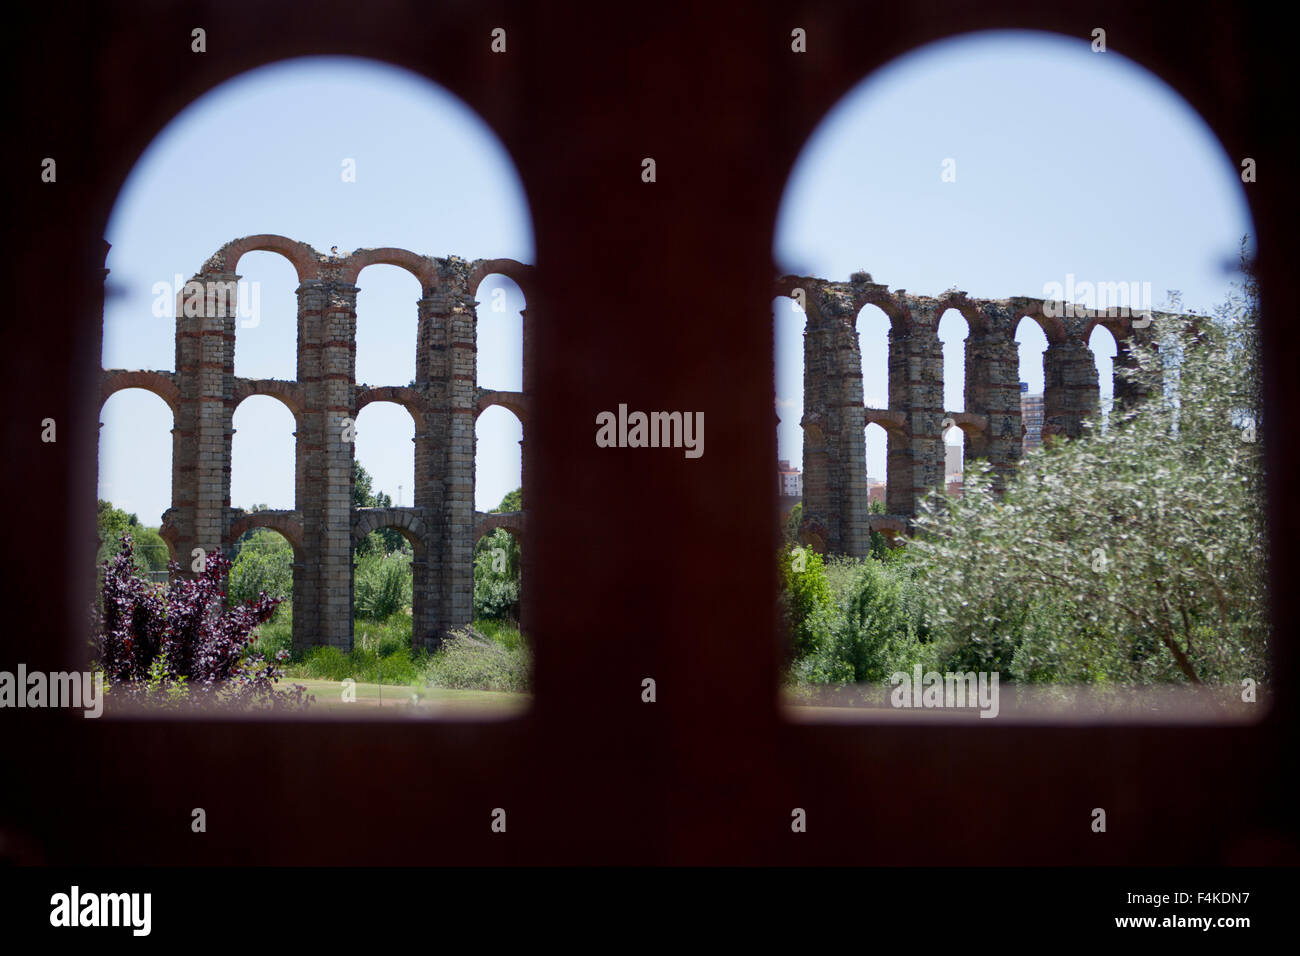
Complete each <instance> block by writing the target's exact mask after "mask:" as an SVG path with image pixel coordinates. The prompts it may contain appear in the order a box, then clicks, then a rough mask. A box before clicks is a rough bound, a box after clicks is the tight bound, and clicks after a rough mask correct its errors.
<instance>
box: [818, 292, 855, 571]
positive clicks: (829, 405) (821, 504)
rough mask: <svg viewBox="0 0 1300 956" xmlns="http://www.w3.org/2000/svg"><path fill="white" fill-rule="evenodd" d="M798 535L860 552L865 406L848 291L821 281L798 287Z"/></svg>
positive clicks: (833, 548)
mask: <svg viewBox="0 0 1300 956" xmlns="http://www.w3.org/2000/svg"><path fill="white" fill-rule="evenodd" d="M805 292H806V297H805V298H806V303H807V314H808V327H807V330H806V331H805V333H804V418H803V421H802V423H801V424H802V425H803V429H804V496H803V505H804V510H803V514H804V526H805V531H804V532H803V536H804V537H805V538H806V539H807V540H808V541H809V543H812V544H814V546H815V545H816V544H818V543H823V542H824V546H825V549H826V551H828V552H831V553H841V554H850V555H854V556H855V557H862V556H864V555H866V554H867V553H868V552H869V551H870V549H871V534H870V527H869V525H868V517H867V474H866V433H865V430H866V412H865V409H864V407H863V399H862V353H861V351H860V350H859V346H858V333H857V329H856V328H855V327H854V313H853V307H852V299H851V297H850V296H848V295H846V294H844V292H843V291H842V290H839V289H835V288H833V287H828V286H812V287H810V288H807V289H805Z"/></svg>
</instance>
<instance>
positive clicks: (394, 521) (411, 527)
mask: <svg viewBox="0 0 1300 956" xmlns="http://www.w3.org/2000/svg"><path fill="white" fill-rule="evenodd" d="M382 528H392V529H393V530H394V531H396V532H397V533H398V534H400V535H401V536H402V537H403V538H405V539H406V540H407V541H409V542H411V547H412V548H413V549H414V550H415V553H416V554H417V555H422V554H424V553H425V546H426V544H427V543H428V531H427V530H426V529H425V526H424V522H423V521H421V520H420V518H419V517H418V516H417V515H416V514H415V511H414V509H412V508H355V509H353V511H352V544H353V545H356V543H357V542H358V541H360V540H361V539H362V538H364V537H365V536H366V535H368V534H370V532H372V531H379V530H380V529H382Z"/></svg>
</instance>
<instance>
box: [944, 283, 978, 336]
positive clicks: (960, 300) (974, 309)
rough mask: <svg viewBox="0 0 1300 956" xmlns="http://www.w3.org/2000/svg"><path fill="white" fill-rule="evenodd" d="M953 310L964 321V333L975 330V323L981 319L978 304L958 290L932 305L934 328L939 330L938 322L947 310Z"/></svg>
mask: <svg viewBox="0 0 1300 956" xmlns="http://www.w3.org/2000/svg"><path fill="white" fill-rule="evenodd" d="M950 311H954V312H956V313H957V314H958V315H960V316H961V317H962V318H963V319H964V320H965V321H966V334H967V336H968V337H969V335H970V334H971V333H972V332H974V331H975V327H976V325H977V324H978V323H979V322H980V321H981V319H982V317H981V316H980V311H979V306H978V305H977V304H976V303H974V302H972V301H971V300H970V299H968V298H967V297H966V293H965V292H958V293H956V294H954V295H949V296H946V297H945V298H942V299H940V300H939V302H938V303H937V304H936V305H935V307H934V330H935V332H936V333H937V332H938V331H939V323H940V322H942V321H943V317H944V316H945V315H947V314H948V312H950Z"/></svg>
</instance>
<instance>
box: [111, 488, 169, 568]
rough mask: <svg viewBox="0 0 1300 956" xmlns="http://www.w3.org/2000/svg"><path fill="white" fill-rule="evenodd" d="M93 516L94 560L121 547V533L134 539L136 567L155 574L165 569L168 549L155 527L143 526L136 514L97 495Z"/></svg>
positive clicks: (115, 551) (113, 555)
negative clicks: (96, 537) (95, 535)
mask: <svg viewBox="0 0 1300 956" xmlns="http://www.w3.org/2000/svg"><path fill="white" fill-rule="evenodd" d="M96 518H97V521H96V524H97V530H98V532H99V551H98V553H97V554H96V555H95V563H96V564H99V565H102V564H103V563H104V562H105V561H108V560H109V559H110V558H114V557H116V556H117V555H118V554H119V553H120V551H121V549H122V536H123V535H124V534H129V535H130V536H131V540H132V542H133V543H134V551H133V560H134V561H135V567H136V568H137V569H138V570H140V571H142V572H152V573H153V575H154V576H158V575H161V574H162V573H163V572H165V571H166V570H167V562H168V561H169V560H170V552H169V550H168V548H167V542H166V541H164V540H163V539H162V538H161V537H159V535H158V529H157V528H146V527H145V526H144V525H142V524H140V519H139V518H137V517H136V516H135V515H133V514H127V513H126V512H125V511H123V510H122V509H121V508H115V507H113V503H112V502H111V501H105V500H104V499H103V498H100V499H99V506H98V509H97V515H96Z"/></svg>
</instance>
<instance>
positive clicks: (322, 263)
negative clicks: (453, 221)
mask: <svg viewBox="0 0 1300 956" xmlns="http://www.w3.org/2000/svg"><path fill="white" fill-rule="evenodd" d="M249 252H274V253H278V254H279V255H282V256H284V257H285V258H286V259H288V260H289V262H290V263H291V264H292V265H293V267H294V270H295V271H296V272H297V273H298V281H299V282H326V283H333V284H336V285H338V284H342V285H348V284H353V285H354V284H355V283H356V280H357V276H358V275H359V274H360V272H361V270H362V269H365V268H366V267H367V266H373V265H391V266H397V267H398V268H401V269H405V270H406V271H407V272H409V273H411V275H413V276H414V277H415V278H416V280H417V281H419V283H420V290H421V294H422V295H425V296H428V295H433V294H443V295H453V296H456V295H473V293H474V291H475V290H476V289H477V288H478V285H479V283H480V282H482V281H483V279H484V278H485V277H486V276H488V275H490V274H492V273H500V274H502V275H505V276H508V277H509V278H511V279H513V280H514V281H515V282H516V283H517V284H518V285H519V286H520V288H521V289H525V298H527V293H528V290H527V288H526V286H527V285H528V284H529V283H530V280H531V277H532V272H533V267H532V266H530V265H526V264H524V263H521V262H517V261H516V260H514V259H474V260H472V261H471V260H467V259H463V258H461V257H460V256H445V257H436V256H426V255H420V254H418V253H414V252H410V251H409V250H406V249H398V248H393V247H382V248H376V249H354V250H352V251H351V252H348V253H340V252H339V250H338V247H337V246H333V247H331V248H330V251H329V252H328V253H323V252H318V251H317V250H316V249H315V248H314V247H312V246H311V245H309V244H308V243H305V242H298V241H296V240H294V239H289V238H286V237H285V236H278V235H274V234H270V233H264V234H261V235H256V236H244V237H242V238H239V239H233V240H231V241H230V242H228V243H226V244H225V245H224V246H222V247H221V248H220V249H218V250H217V251H216V252H214V253H213V254H212V255H211V256H210V257H209V258H208V260H207V261H206V262H204V263H203V269H202V274H204V275H214V274H215V275H233V274H234V273H235V270H236V269H237V268H238V266H239V260H240V259H241V258H243V256H244V255H245V254H246V253H249Z"/></svg>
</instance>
